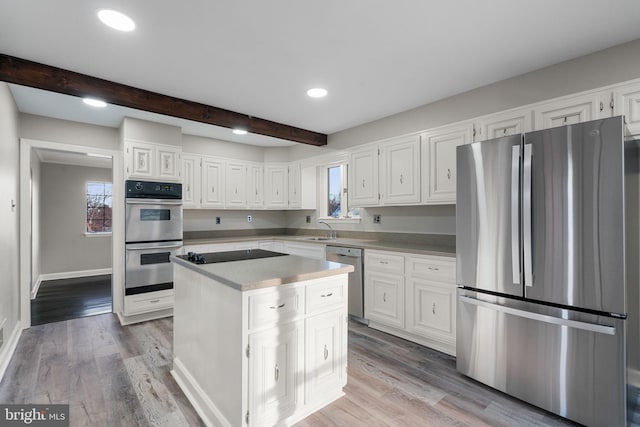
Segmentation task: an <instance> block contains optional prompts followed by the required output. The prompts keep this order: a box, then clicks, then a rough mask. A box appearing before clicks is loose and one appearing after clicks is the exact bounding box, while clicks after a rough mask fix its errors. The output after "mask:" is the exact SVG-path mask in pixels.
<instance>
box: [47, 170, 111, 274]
mask: <svg viewBox="0 0 640 427" xmlns="http://www.w3.org/2000/svg"><path fill="white" fill-rule="evenodd" d="M87 181H105V182H111V169H106V168H90V167H84V166H71V165H60V164H54V163H42V164H41V182H40V189H41V191H40V207H41V209H40V212H39V216H40V225H41V227H40V249H41V251H40V260H41V262H40V273H41V274H51V273H68V272H74V271H84V270H94V269H103V268H111V236H91V237H87V236H85V234H84V232H85V221H86V206H87V199H86V191H87V187H86V185H87Z"/></svg>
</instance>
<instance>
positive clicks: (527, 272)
mask: <svg viewBox="0 0 640 427" xmlns="http://www.w3.org/2000/svg"><path fill="white" fill-rule="evenodd" d="M532 163H533V152H532V146H531V144H525V146H524V158H523V167H522V228H523V230H522V239H523V242H522V243H523V253H524V268H523V270H524V285H525V286H533V271H532V269H533V239H532V227H533V224H532V219H531V212H532V206H531V193H532V191H533V186H532V179H531V166H532Z"/></svg>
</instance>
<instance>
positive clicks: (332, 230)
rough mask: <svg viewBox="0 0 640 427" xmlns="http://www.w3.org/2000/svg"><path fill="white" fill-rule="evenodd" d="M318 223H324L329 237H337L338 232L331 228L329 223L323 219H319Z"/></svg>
mask: <svg viewBox="0 0 640 427" xmlns="http://www.w3.org/2000/svg"><path fill="white" fill-rule="evenodd" d="M318 224H324V225H326V226H327V227H329V235H328V237H329V239H337V238H338V232H337V231H335V230H334V229H333V228H331V225H330V224H329V223H328V222H326V221H323V220H319V221H318Z"/></svg>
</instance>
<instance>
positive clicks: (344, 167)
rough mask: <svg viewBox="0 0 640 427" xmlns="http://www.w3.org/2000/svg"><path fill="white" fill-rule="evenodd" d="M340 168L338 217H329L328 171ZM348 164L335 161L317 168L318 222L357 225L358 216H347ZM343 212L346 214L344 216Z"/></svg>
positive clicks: (345, 161)
mask: <svg viewBox="0 0 640 427" xmlns="http://www.w3.org/2000/svg"><path fill="white" fill-rule="evenodd" d="M338 166H339V167H340V178H341V185H340V187H341V191H340V216H338V217H334V216H329V169H331V168H335V167H338ZM348 172H349V162H348V161H347V160H341V161H335V162H331V163H326V164H323V165H321V166H319V171H318V174H319V180H320V185H319V190H320V192H319V196H318V202H319V203H318V209H317V216H318V220H323V221H327V222H340V223H348V222H353V223H358V222H360V218H361V217H360V216H349V215H350V212H351V208H350V206H349V173H348ZM343 212H346V216H345V215H344V213H343Z"/></svg>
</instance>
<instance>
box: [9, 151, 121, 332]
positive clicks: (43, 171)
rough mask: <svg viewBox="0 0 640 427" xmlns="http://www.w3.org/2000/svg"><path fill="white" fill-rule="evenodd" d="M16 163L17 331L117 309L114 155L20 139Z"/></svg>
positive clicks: (117, 210)
mask: <svg viewBox="0 0 640 427" xmlns="http://www.w3.org/2000/svg"><path fill="white" fill-rule="evenodd" d="M20 162H21V164H20V174H21V177H20V178H21V194H20V195H21V211H20V231H21V235H20V239H21V254H20V256H21V261H20V267H21V283H20V287H21V306H20V307H21V315H20V317H21V321H22V323H23V327H24V328H27V327H29V326H31V325H37V324H42V323H50V322H55V321H62V320H68V319H72V318H76V317H85V316H91V315H96V314H103V313H109V312H113V311H116V310H117V309H118V304H117V303H114V302H115V301H118V295H117V294H118V292H117V291H116V292H114V290H117V289H118V286H119V285H118V282H119V280H120V274H118V271H119V268H120V267H118V264H119V263H118V261H117V260H118V256H119V253H120V252H119V251H117V250H116V245H117V241H118V240H119V238H118V232H117V230H119V224H120V223H121V219H120V215H121V212H120V209H121V206H120V205H119V204H118V203H114V202H116V201H117V200H118V199H119V198H121V194H122V190H121V189H119V187H120V186H118V185H115V186H114V185H113V183H114V182H118V181H117V180H116V177H117V176H121V160H120V155H119V151H115V150H105V149H98V148H93V147H82V146H75V145H69V144H60V143H52V142H44V141H34V140H25V139H23V140H21V161H20ZM96 189H99V191H98V190H96ZM96 191H97V192H98V194H97V195H96V194H95V193H96ZM97 201H99V202H97ZM114 272H115V273H114Z"/></svg>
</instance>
